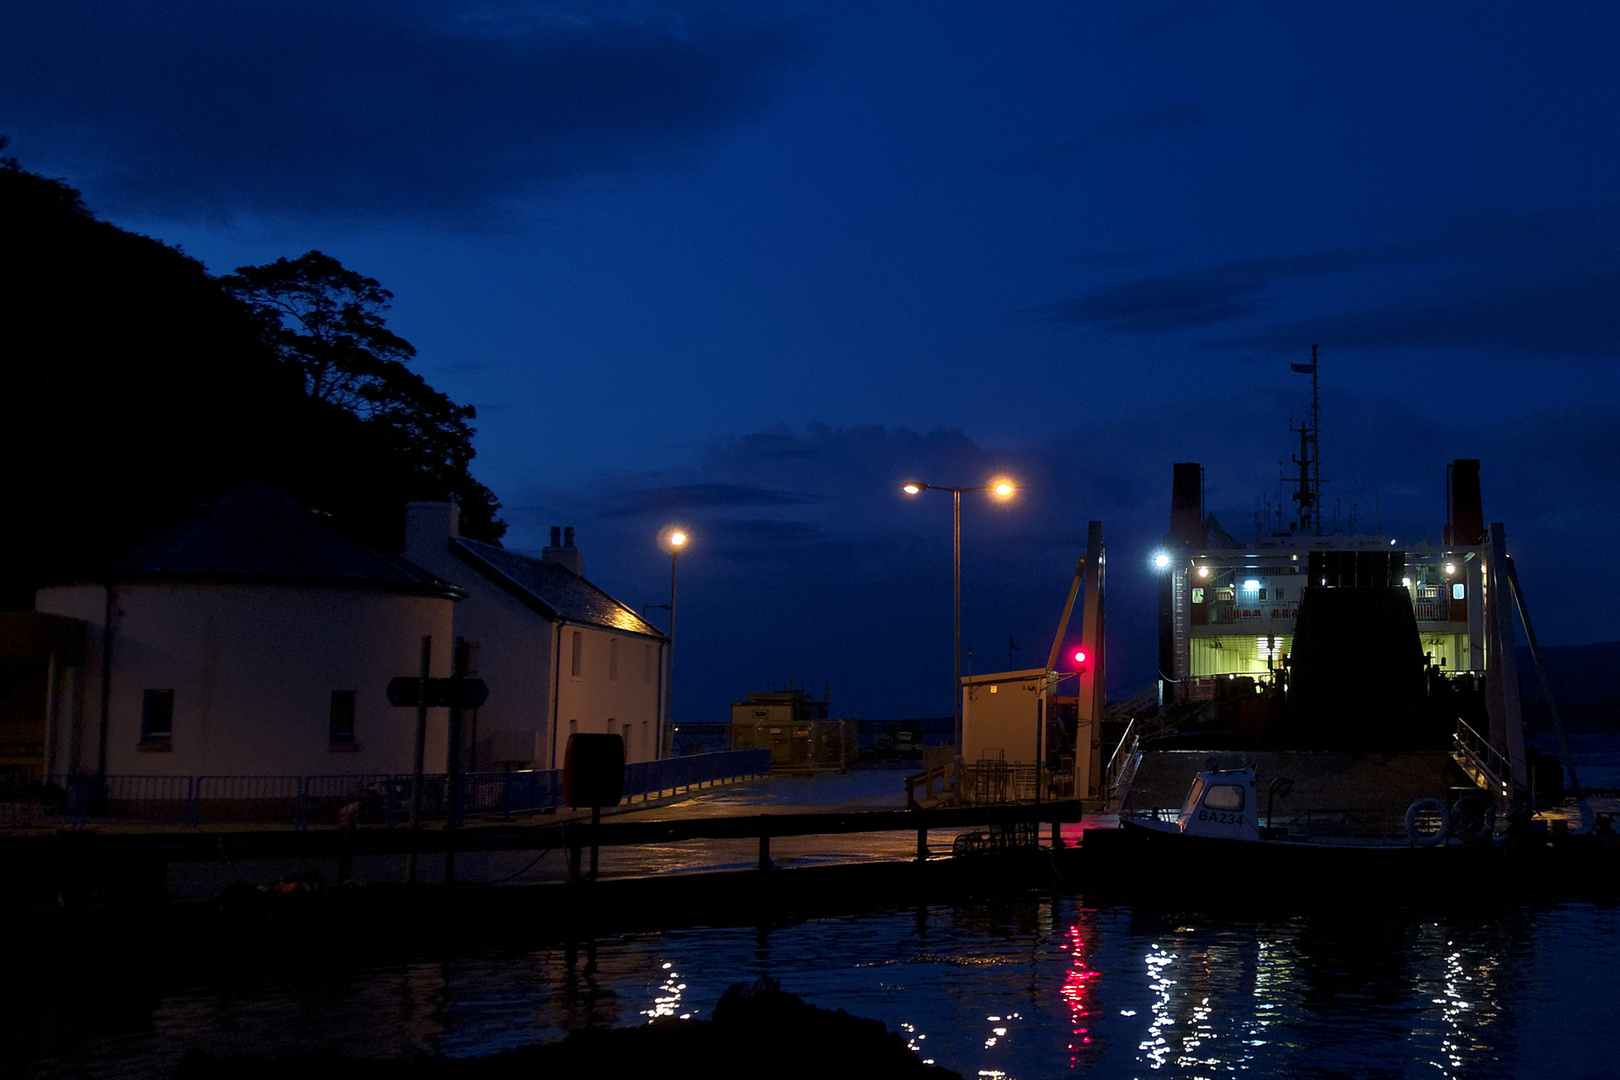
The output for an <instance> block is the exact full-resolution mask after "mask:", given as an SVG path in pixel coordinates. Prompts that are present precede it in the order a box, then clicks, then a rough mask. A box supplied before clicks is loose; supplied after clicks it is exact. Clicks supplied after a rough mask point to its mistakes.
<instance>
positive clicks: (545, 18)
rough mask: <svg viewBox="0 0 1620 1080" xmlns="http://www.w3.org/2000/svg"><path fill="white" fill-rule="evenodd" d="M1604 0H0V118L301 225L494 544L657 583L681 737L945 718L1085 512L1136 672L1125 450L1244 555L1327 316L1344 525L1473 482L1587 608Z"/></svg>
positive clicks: (1035, 653)
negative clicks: (800, 721)
mask: <svg viewBox="0 0 1620 1080" xmlns="http://www.w3.org/2000/svg"><path fill="white" fill-rule="evenodd" d="M1617 42H1620V9H1616V8H1615V7H1613V6H1612V5H1608V4H1597V3H1591V4H1560V5H1556V6H1554V7H1550V8H1548V7H1543V8H1538V9H1534V10H1532V9H1528V8H1525V7H1523V6H1522V5H1509V4H1505V3H1467V4H1463V3H1450V4H1447V3H1432V4H1421V5H1413V4H1398V3H1388V4H1361V5H1340V6H1335V7H1333V8H1331V9H1329V8H1327V7H1325V6H1319V5H1299V4H1289V3H1277V4H1260V3H1255V4H1245V5H1239V6H1231V7H1224V8H1220V9H1217V8H1215V7H1213V6H1210V5H1195V4H1180V3H1163V4H1151V3H1150V4H1143V3H1113V4H1110V3H1085V4H1077V3H1072V2H1061V3H1059V2H1029V3H1020V4H1016V5H998V6H994V7H991V6H987V5H984V4H979V3H972V4H969V3H948V2H936V0H930V2H926V3H924V2H912V3H889V4H882V3H879V4H865V3H859V4H858V3H819V2H814V0H800V2H782V3H773V2H769V0H747V2H736V3H707V4H696V3H694V4H686V3H675V2H661V0H640V2H623V3H616V2H613V0H596V2H590V3H585V2H579V3H567V2H558V3H520V2H515V0H485V2H481V3H480V2H472V0H465V2H463V0H351V2H333V0H322V2H318V3H317V2H314V0H266V2H243V3H232V4H219V3H217V2H211V0H207V2H205V0H170V2H164V3H156V2H140V0H119V2H111V0H108V2H90V0H50V2H32V0H11V2H9V3H7V4H5V5H3V6H0V131H3V132H5V133H7V134H9V135H11V136H12V138H13V144H12V148H11V152H12V153H15V154H16V155H17V156H18V157H19V158H20V159H21V160H22V161H23V163H24V164H25V165H26V166H28V167H30V168H33V169H36V170H39V171H42V172H46V173H49V174H52V175H60V176H63V177H65V178H66V179H67V180H69V181H70V182H71V183H73V184H75V185H76V186H78V187H80V188H81V189H82V190H84V192H85V194H86V197H87V200H88V201H89V203H90V204H91V206H92V207H94V208H96V209H97V210H98V211H99V212H100V213H101V215H102V216H103V217H105V218H107V219H108V220H111V221H113V222H115V223H117V224H120V225H123V226H125V227H128V228H133V229H136V230H139V231H142V232H146V233H148V234H150V235H153V236H156V237H159V238H161V239H164V240H166V241H169V242H171V243H177V244H179V245H181V246H182V247H184V248H185V250H186V251H188V252H190V253H191V254H193V255H195V256H197V257H198V258H201V259H202V260H203V261H204V262H205V263H207V265H208V266H209V268H210V269H211V270H213V271H215V272H227V271H229V270H231V269H233V268H235V267H236V266H238V265H242V264H245V263H258V262H265V261H269V260H271V259H274V258H276V257H278V256H281V255H288V256H296V255H298V254H300V253H302V252H304V251H306V250H308V249H310V248H319V249H321V250H323V251H325V252H327V253H328V254H331V255H334V256H336V257H338V258H339V259H341V260H342V261H343V262H344V263H345V264H347V265H348V266H350V267H351V268H353V269H356V270H359V271H361V272H363V273H366V274H369V275H371V276H373V277H376V278H378V279H379V280H381V281H382V282H383V284H384V285H385V286H387V287H388V288H390V289H392V290H393V292H394V293H395V295H396V302H395V307H394V311H393V312H392V315H391V325H392V326H393V327H394V329H396V330H397V331H398V332H399V333H401V334H403V335H404V336H405V337H407V338H408V339H410V340H411V341H412V342H413V343H414V344H415V345H416V346H417V348H418V350H419V358H418V361H417V363H418V366H419V369H420V370H421V371H422V372H423V374H424V375H426V376H427V377H428V378H429V380H430V381H432V382H433V383H434V384H435V385H436V386H438V387H439V388H441V389H443V390H445V391H446V392H447V393H449V394H450V395H451V396H452V397H454V398H455V399H457V400H458V401H465V402H470V403H472V404H474V405H476V406H477V408H478V413H479V417H478V427H479V436H478V448H479V457H478V461H477V463H476V472H477V473H478V475H479V477H480V478H481V479H482V480H484V481H485V482H486V483H488V484H490V485H491V486H492V487H493V488H494V489H495V490H496V492H497V493H498V494H499V495H500V497H501V498H502V500H503V501H504V503H505V505H506V516H507V518H508V520H509V521H511V523H512V531H511V533H510V534H509V537H508V544H509V546H512V547H516V548H519V549H526V548H527V549H532V548H537V547H538V546H540V545H541V544H543V543H544V542H545V541H544V530H545V527H546V526H548V525H551V524H573V525H575V526H577V527H578V528H579V534H580V542H581V545H582V546H583V547H584V548H585V557H586V569H587V572H588V573H589V574H590V575H591V576H592V577H593V578H594V579H596V580H598V581H599V582H600V583H601V584H603V585H604V586H606V587H607V588H609V589H610V591H613V592H615V593H616V594H617V595H619V596H620V597H621V598H622V599H624V600H626V601H627V602H629V603H632V604H636V605H639V604H642V603H649V604H650V603H657V602H660V601H661V600H662V599H665V598H666V595H665V594H666V592H667V587H668V577H667V574H668V562H667V558H666V557H665V556H664V555H663V554H662V553H661V552H660V551H659V549H658V548H657V547H656V544H655V541H654V537H655V534H656V532H657V530H658V528H659V527H660V526H662V525H664V524H666V523H669V522H672V521H676V520H679V521H681V522H683V523H685V524H686V525H687V526H688V527H689V529H690V530H691V531H692V533H693V536H694V541H693V545H692V547H691V549H690V550H689V552H688V554H687V555H686V556H684V557H683V561H682V585H681V625H680V627H679V629H680V631H681V646H680V648H681V659H680V663H679V670H678V676H679V679H680V685H679V689H678V692H677V700H678V704H677V716H678V718H680V719H685V720H699V719H722V718H723V716H724V712H723V708H724V705H725V703H726V702H727V701H729V700H731V699H733V698H735V697H737V696H739V695H740V694H741V693H742V692H744V691H745V690H748V689H751V688H752V689H761V688H764V687H765V686H767V685H768V684H770V683H772V682H775V683H781V682H784V681H786V680H789V679H792V680H804V681H805V682H806V683H808V684H809V685H811V686H812V687H815V688H817V689H819V688H820V686H821V684H822V682H823V681H824V680H830V681H831V683H832V685H833V693H834V698H835V706H834V709H835V712H840V713H844V714H852V715H860V716H905V715H915V714H922V713H932V714H943V713H945V712H947V711H948V710H949V708H950V698H949V678H950V676H949V671H950V653H949V650H950V625H949V610H950V594H949V587H950V579H949V554H950V536H949V528H950V513H949V510H950V507H949V500H948V498H946V497H944V496H937V495H932V494H930V495H925V496H924V497H923V498H922V499H920V500H918V501H916V502H911V501H908V500H905V499H904V497H903V496H901V495H900V494H899V493H898V485H899V483H900V481H901V480H903V479H906V478H908V477H916V478H920V479H923V480H925V481H928V482H931V483H938V484H964V485H965V484H977V483H983V482H984V481H985V480H986V479H987V478H988V477H989V476H990V475H991V474H992V473H995V472H998V471H1004V472H1006V473H1008V474H1011V475H1012V476H1014V477H1016V478H1017V479H1018V480H1020V481H1021V482H1022V484H1023V485H1024V488H1025V491H1024V494H1023V495H1022V496H1021V497H1020V498H1019V499H1018V500H1017V501H1015V502H1014V503H1013V504H1011V505H1008V506H994V507H992V506H990V505H989V504H988V503H986V502H984V501H983V500H975V499H971V498H970V500H969V501H968V502H967V503H966V504H965V506H964V515H963V516H964V522H963V531H964V592H965V596H964V612H963V614H964V641H965V642H966V643H968V644H972V645H973V646H974V648H975V660H974V666H975V668H977V669H979V670H985V669H988V668H996V667H1000V666H1002V665H1004V664H1005V663H1006V661H1007V651H1006V640H1007V637H1008V635H1009V634H1011V635H1012V636H1013V637H1014V638H1016V639H1017V641H1018V643H1019V645H1020V646H1022V651H1021V653H1020V654H1019V656H1018V657H1017V658H1016V662H1017V663H1019V664H1020V665H1026V664H1027V665H1031V666H1033V665H1037V664H1039V663H1040V662H1042V660H1044V656H1045V652H1046V648H1047V647H1048V645H1049V644H1050V639H1051V635H1052V633H1053V629H1054V624H1055V622H1056V619H1057V616H1058V614H1059V612H1060V610H1061V606H1062V602H1063V596H1064V592H1065V590H1066V588H1067V584H1068V579H1069V574H1070V572H1071V570H1072V567H1073V565H1074V560H1075V558H1076V556H1077V555H1078V554H1079V549H1080V548H1081V547H1082V546H1083V541H1084V536H1085V528H1086V522H1087V520H1089V519H1091V518H1098V519H1101V520H1102V521H1103V522H1104V523H1105V527H1106V529H1107V534H1108V537H1109V542H1110V549H1109V550H1110V571H1111V579H1110V594H1109V595H1110V608H1109V610H1110V620H1111V622H1110V626H1111V628H1112V630H1113V631H1114V633H1113V635H1112V639H1111V648H1112V650H1113V651H1112V656H1111V670H1110V679H1109V682H1110V684H1111V686H1113V687H1114V688H1115V689H1116V690H1124V689H1128V688H1131V687H1135V686H1140V685H1146V682H1147V680H1149V679H1150V678H1151V677H1152V675H1153V668H1154V659H1153V640H1152V634H1151V627H1152V622H1153V611H1152V579H1151V577H1150V575H1149V573H1148V571H1147V570H1146V567H1145V561H1146V557H1147V553H1148V551H1149V549H1150V547H1151V544H1152V541H1153V539H1154V538H1155V537H1157V536H1158V535H1160V534H1162V532H1163V531H1164V529H1165V528H1166V527H1167V524H1168V492H1169V480H1170V466H1171V464H1172V463H1173V462H1176V461H1201V462H1203V463H1204V464H1205V466H1206V470H1207V472H1206V476H1207V481H1208V486H1209V497H1210V503H1211V508H1212V509H1213V510H1214V511H1215V512H1216V513H1217V514H1218V515H1220V516H1221V518H1222V520H1223V522H1225V523H1226V525H1227V527H1228V528H1229V529H1230V530H1231V531H1232V532H1234V533H1236V534H1237V535H1239V536H1244V537H1246V536H1248V535H1249V534H1250V533H1251V532H1252V529H1253V518H1254V510H1255V506H1256V504H1257V502H1258V500H1260V499H1261V498H1262V497H1265V496H1270V497H1271V498H1272V499H1273V500H1274V501H1275V499H1276V498H1277V497H1278V495H1279V494H1280V492H1281V490H1282V487H1281V484H1280V483H1279V481H1278V477H1279V470H1278V462H1279V460H1281V459H1283V458H1285V457H1286V456H1287V455H1288V453H1289V451H1290V442H1289V435H1288V431H1287V428H1288V423H1289V419H1290V416H1291V415H1292V416H1293V417H1294V418H1296V419H1297V418H1298V417H1299V416H1300V415H1302V413H1303V410H1304V408H1305V406H1306V404H1307V402H1308V390H1309V381H1308V379H1305V378H1304V377H1302V376H1298V375H1294V374H1291V373H1290V372H1289V370H1288V364H1289V363H1290V362H1297V361H1302V360H1305V359H1307V358H1308V356H1309V352H1310V347H1311V345H1312V344H1319V345H1320V346H1321V348H1322V358H1323V373H1324V386H1325V425H1326V433H1325V437H1324V444H1325V445H1324V449H1325V451H1326V456H1325V462H1324V466H1323V475H1324V476H1325V477H1327V478H1328V479H1329V480H1330V483H1329V484H1328V486H1327V488H1326V492H1325V493H1326V495H1327V497H1328V499H1329V505H1330V507H1333V506H1335V505H1337V507H1338V510H1339V514H1340V517H1341V518H1348V517H1349V515H1350V514H1351V513H1352V512H1353V513H1354V514H1355V515H1356V519H1357V522H1358V524H1359V525H1361V526H1362V527H1363V528H1364V529H1367V530H1370V529H1371V528H1372V527H1373V526H1374V525H1375V524H1379V525H1382V526H1383V528H1384V530H1385V531H1389V532H1391V533H1393V534H1394V535H1395V536H1396V537H1397V538H1399V539H1401V540H1402V541H1403V542H1416V541H1420V540H1422V539H1424V538H1426V537H1429V538H1434V539H1438V538H1439V531H1440V528H1441V525H1442V524H1443V522H1444V505H1443V490H1444V476H1445V472H1444V470H1445V463H1446V462H1447V461H1449V460H1450V459H1452V458H1454V457H1478V458H1480V459H1482V461H1483V471H1482V484H1483V488H1484V496H1485V502H1486V516H1487V518H1488V519H1490V520H1500V521H1503V522H1504V523H1505V524H1506V527H1507V534H1508V538H1509V542H1510V546H1511V547H1512V548H1513V550H1514V551H1515V553H1516V556H1517V559H1518V561H1519V565H1520V571H1521V575H1522V576H1523V577H1524V579H1525V583H1526V586H1527V588H1528V589H1529V591H1530V596H1531V600H1532V603H1533V604H1534V605H1535V607H1534V608H1533V611H1534V613H1535V615H1536V618H1537V624H1538V625H1537V629H1538V631H1539V632H1540V634H1541V636H1542V638H1543V639H1544V640H1546V641H1548V642H1552V643H1579V642H1587V641H1598V640H1613V639H1615V638H1617V637H1620V586H1617V585H1615V584H1614V583H1613V575H1611V574H1607V573H1605V572H1604V571H1602V570H1601V569H1594V566H1593V564H1594V563H1596V564H1601V563H1602V561H1603V558H1604V555H1605V554H1606V551H1605V545H1606V544H1607V542H1609V541H1611V539H1612V538H1613V537H1615V536H1616V535H1620V509H1617V508H1620V450H1617V445H1620V441H1617V438H1616V417H1617V415H1620V377H1617V376H1616V368H1615V360H1616V355H1617V352H1620V65H1617V64H1615V63H1614V61H1613V53H1614V49H1615V46H1616V43H1617Z"/></svg>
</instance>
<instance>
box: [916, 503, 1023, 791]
mask: <svg viewBox="0 0 1620 1080" xmlns="http://www.w3.org/2000/svg"><path fill="white" fill-rule="evenodd" d="M900 490H901V491H903V492H905V493H906V494H907V495H920V494H922V493H923V492H925V491H948V492H950V493H951V626H952V645H951V699H952V701H953V702H954V704H955V709H956V758H957V761H958V762H960V761H961V760H962V749H963V747H962V492H964V491H988V492H990V493H991V494H992V495H994V496H995V497H996V498H998V499H1007V498H1010V497H1011V496H1012V494H1013V492H1014V491H1015V490H1017V489H1016V488H1014V487H1013V485H1012V483H1011V482H1010V481H1007V480H996V481H994V482H993V483H989V484H981V485H980V486H978V487H942V486H941V485H939V484H922V483H917V482H915V481H913V482H910V483H907V484H904V485H902V486H901V488H900ZM957 775H958V777H960V775H961V774H960V772H958V774H957ZM956 797H957V800H958V801H960V800H961V797H962V787H961V782H960V780H958V782H957V788H956Z"/></svg>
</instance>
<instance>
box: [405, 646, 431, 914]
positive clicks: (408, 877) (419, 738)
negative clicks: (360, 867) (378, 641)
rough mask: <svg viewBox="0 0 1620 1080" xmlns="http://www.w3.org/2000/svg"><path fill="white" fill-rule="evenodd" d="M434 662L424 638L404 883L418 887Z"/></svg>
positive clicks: (417, 701)
mask: <svg viewBox="0 0 1620 1080" xmlns="http://www.w3.org/2000/svg"><path fill="white" fill-rule="evenodd" d="M432 659H433V638H432V636H431V635H428V634H423V635H422V665H421V668H420V670H421V674H420V675H418V676H417V684H416V755H415V757H414V758H412V761H411V853H410V855H409V856H407V857H406V862H405V881H406V882H407V883H408V884H411V885H415V884H416V855H417V851H418V850H419V849H420V848H421V846H422V843H421V840H422V836H421V833H420V831H419V830H420V829H421V828H422V758H423V755H424V754H426V753H427V711H428V706H427V703H428V679H429V663H430V662H431V661H432Z"/></svg>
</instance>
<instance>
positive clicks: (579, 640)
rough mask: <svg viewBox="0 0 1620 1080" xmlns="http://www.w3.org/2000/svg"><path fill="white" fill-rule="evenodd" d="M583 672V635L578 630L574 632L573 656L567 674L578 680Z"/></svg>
mask: <svg viewBox="0 0 1620 1080" xmlns="http://www.w3.org/2000/svg"><path fill="white" fill-rule="evenodd" d="M584 670H585V635H584V634H583V633H581V632H580V631H578V630H575V631H574V655H573V658H572V659H571V660H570V661H569V664H568V674H570V675H572V676H573V677H574V678H576V679H577V678H579V676H580V673H581V672H582V671H584Z"/></svg>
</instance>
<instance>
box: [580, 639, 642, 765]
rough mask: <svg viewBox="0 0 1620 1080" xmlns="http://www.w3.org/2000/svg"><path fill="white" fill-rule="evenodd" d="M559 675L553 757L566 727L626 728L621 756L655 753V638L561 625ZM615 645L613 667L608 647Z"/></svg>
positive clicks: (638, 758) (635, 758) (621, 731)
mask: <svg viewBox="0 0 1620 1080" xmlns="http://www.w3.org/2000/svg"><path fill="white" fill-rule="evenodd" d="M575 634H579V635H580V645H581V649H580V673H579V675H577V676H576V675H574V674H573V673H572V671H573V635H575ZM560 637H561V641H560V642H559V656H560V657H561V660H562V667H561V671H562V674H561V677H560V678H559V679H558V680H557V690H558V693H557V732H558V740H557V761H558V764H559V765H560V764H561V762H562V755H563V751H564V749H565V748H566V746H567V743H568V734H569V732H570V731H581V732H603V733H607V734H613V735H621V734H626V732H625V728H626V727H628V728H629V731H628V737H627V738H626V740H625V746H624V756H625V760H626V761H651V760H653V759H654V758H656V757H658V704H659V702H658V697H659V686H660V680H659V665H660V664H661V663H662V662H663V657H662V650H661V649H660V648H659V645H658V643H657V642H654V641H650V640H648V639H647V638H643V637H637V636H635V635H632V634H623V633H614V632H612V631H609V630H600V629H597V628H595V627H591V626H574V625H571V624H564V625H563V626H562V627H561V628H560ZM615 648H617V650H618V664H617V671H616V672H615V671H614V670H613V668H614V664H613V652H614V649H615Z"/></svg>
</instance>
